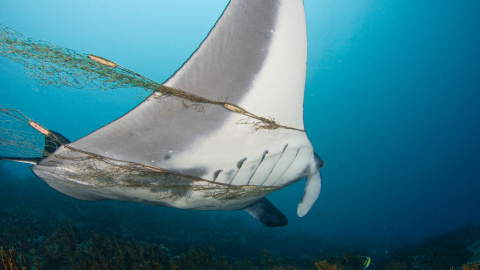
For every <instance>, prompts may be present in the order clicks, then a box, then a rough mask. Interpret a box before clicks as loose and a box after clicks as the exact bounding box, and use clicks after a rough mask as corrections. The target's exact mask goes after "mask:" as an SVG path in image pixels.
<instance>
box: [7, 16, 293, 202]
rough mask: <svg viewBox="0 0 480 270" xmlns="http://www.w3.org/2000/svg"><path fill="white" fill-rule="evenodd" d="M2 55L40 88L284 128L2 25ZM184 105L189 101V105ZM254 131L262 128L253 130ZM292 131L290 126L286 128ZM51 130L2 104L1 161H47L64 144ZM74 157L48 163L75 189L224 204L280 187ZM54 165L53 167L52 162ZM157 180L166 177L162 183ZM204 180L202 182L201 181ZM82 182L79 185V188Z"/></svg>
mask: <svg viewBox="0 0 480 270" xmlns="http://www.w3.org/2000/svg"><path fill="white" fill-rule="evenodd" d="M0 56H4V57H7V58H9V59H11V60H13V61H15V62H17V63H19V64H22V65H23V66H24V67H25V72H26V73H27V75H28V77H33V78H34V79H35V80H36V81H37V82H38V83H39V85H42V86H55V87H59V88H67V87H73V88H77V89H87V90H109V89H117V88H136V89H137V91H138V95H139V97H140V98H145V97H147V96H148V95H150V94H151V93H152V92H157V93H160V94H161V95H158V96H162V95H167V96H174V97H176V98H180V99H182V104H184V106H185V107H186V108H188V107H192V106H198V108H203V107H205V106H206V105H201V104H213V105H218V106H222V107H224V108H225V109H227V110H230V111H232V112H234V113H239V114H243V115H246V116H248V117H250V118H252V119H256V120H258V121H259V123H260V125H261V127H262V128H269V129H275V128H279V127H284V126H281V125H278V124H277V123H275V122H274V121H273V120H272V119H267V118H264V117H259V116H256V115H254V114H252V113H250V112H248V111H246V110H244V109H243V108H240V107H238V106H236V105H234V104H230V103H227V102H226V101H215V100H209V99H206V98H203V97H200V96H196V95H194V94H190V93H187V92H184V91H182V90H180V89H174V88H171V87H167V86H164V85H161V84H158V83H156V82H154V81H153V80H151V79H149V78H146V77H144V76H142V75H140V74H138V73H135V72H133V71H131V70H128V69H126V68H124V67H122V66H120V65H118V64H116V63H114V62H112V61H110V60H107V59H105V58H102V57H99V56H95V55H91V54H84V53H80V52H78V51H75V50H72V49H68V48H63V47H60V46H56V45H54V44H51V43H49V42H47V41H34V40H32V39H30V38H28V37H26V36H24V35H23V34H22V33H20V32H18V31H15V30H13V29H11V28H9V27H7V26H5V25H4V24H1V23H0ZM184 101H190V103H191V104H186V103H185V102H184ZM255 128H256V129H257V128H260V127H257V126H255ZM284 128H289V127H284ZM51 134H52V132H51V131H49V130H47V129H45V128H43V127H42V126H40V125H39V124H37V123H36V122H34V121H33V120H32V119H30V118H28V117H27V116H25V115H24V114H22V113H21V112H20V111H17V110H11V109H6V108H2V107H1V106H0V159H2V158H3V159H8V158H11V157H15V158H44V157H46V156H47V155H49V152H48V151H46V149H47V148H48V147H49V146H50V147H54V146H57V147H58V146H59V145H62V144H64V142H63V141H61V140H58V138H57V137H55V135H53V136H52V135H51ZM69 149H70V150H72V151H71V153H73V154H74V155H75V156H72V157H69V156H61V155H55V154H53V158H52V159H49V160H48V162H52V163H58V164H57V166H59V169H60V168H62V166H68V167H69V168H70V169H72V168H74V169H75V170H74V171H76V174H75V175H70V173H69V171H71V170H65V171H64V172H63V173H60V172H59V173H58V175H57V177H58V179H62V178H65V179H67V178H72V177H73V178H76V179H77V180H78V181H77V182H76V183H77V184H75V185H80V187H81V186H84V187H89V188H102V187H109V186H120V187H134V188H139V187H143V188H149V189H151V190H152V191H155V190H157V189H159V190H162V191H163V192H158V196H159V197H158V199H159V200H161V199H170V200H172V201H174V200H176V199H178V198H182V197H183V196H185V194H189V193H192V192H195V191H202V192H204V196H209V197H213V198H216V199H218V200H220V201H223V200H231V199H238V198H243V197H250V196H252V194H253V195H255V196H258V197H263V196H265V195H266V194H268V193H270V192H272V191H274V190H276V189H278V188H279V187H255V188H254V189H252V188H251V187H249V188H245V187H241V186H238V187H237V186H232V185H227V184H221V183H211V182H208V183H206V182H205V180H202V179H193V178H192V177H190V176H187V175H179V174H176V173H172V172H167V171H164V170H161V169H158V168H150V167H148V166H145V165H142V164H138V163H134V162H126V161H119V160H112V159H108V158H105V157H102V156H98V155H95V154H92V153H86V152H83V151H80V150H77V149H73V148H69ZM52 165H55V164H52ZM158 179H163V180H162V181H161V182H158V181H159V180H158ZM198 181H200V182H201V183H199V182H198ZM79 183H81V184H79Z"/></svg>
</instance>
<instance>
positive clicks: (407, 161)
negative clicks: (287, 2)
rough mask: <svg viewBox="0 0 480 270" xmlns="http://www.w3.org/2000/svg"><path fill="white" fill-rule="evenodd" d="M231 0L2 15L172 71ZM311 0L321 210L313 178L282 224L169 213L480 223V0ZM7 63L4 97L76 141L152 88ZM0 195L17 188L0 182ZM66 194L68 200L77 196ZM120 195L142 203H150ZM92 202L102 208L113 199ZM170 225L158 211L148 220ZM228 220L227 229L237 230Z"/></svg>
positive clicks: (23, 28)
mask: <svg viewBox="0 0 480 270" xmlns="http://www.w3.org/2000/svg"><path fill="white" fill-rule="evenodd" d="M227 3H228V1H225V0H223V1H220V0H216V1H212V0H204V1H192V0H177V1H168V2H167V1H153V0H150V1H147V0H145V1H141V2H132V1H113V0H108V1H101V2H99V1H92V0H86V1H69V2H68V3H66V2H65V1H58V0H52V1H48V2H45V1H30V0H19V1H14V2H13V1H10V2H7V1H3V2H2V3H0V22H1V23H3V24H5V25H7V26H9V27H11V28H13V29H16V30H18V31H20V32H22V33H23V34H24V35H26V36H28V37H31V38H32V39H35V40H42V39H43V40H47V41H49V42H51V43H53V44H56V45H59V46H62V47H67V48H72V49H75V50H78V51H80V52H85V53H92V54H95V55H100V56H103V57H105V58H108V59H112V60H114V61H115V62H117V63H120V64H121V65H122V66H125V67H127V68H129V69H131V70H134V71H135V72H137V73H139V74H142V75H144V76H146V77H148V78H151V79H153V80H155V81H157V82H163V81H165V80H166V79H167V78H168V77H169V76H170V75H171V74H173V72H175V71H176V70H177V69H178V68H179V67H180V66H181V65H182V63H183V62H184V61H185V60H186V59H187V58H188V57H189V56H190V54H191V53H192V52H193V51H194V50H195V49H196V48H197V47H198V45H199V44H200V42H201V41H202V40H203V39H204V38H205V36H206V35H207V34H208V32H209V30H210V29H211V27H212V26H213V25H214V23H215V22H216V20H217V19H218V17H219V16H220V14H221V13H222V11H223V9H224V8H225V6H226V5H227ZM304 3H305V9H306V15H307V27H308V39H309V40H308V46H309V48H308V49H309V56H308V71H307V81H306V87H305V104H304V108H305V111H304V118H305V126H306V129H307V133H308V136H309V138H310V140H311V141H312V143H313V145H314V147H315V149H316V152H317V153H318V154H319V155H320V156H321V157H322V158H323V160H324V161H325V167H324V168H323V169H322V170H321V173H322V179H323V185H322V192H321V194H320V197H319V199H318V201H317V202H316V204H315V205H314V207H313V209H312V210H311V212H310V213H309V214H308V215H307V216H306V217H304V218H298V217H297V216H296V205H297V203H298V201H299V199H300V197H301V195H302V192H303V188H304V183H305V182H304V181H301V182H299V183H297V184H294V185H293V186H290V187H287V188H285V189H283V190H281V191H279V192H276V193H274V194H271V195H270V196H269V199H270V200H271V201H272V202H273V203H274V204H275V205H276V206H277V207H278V208H279V209H281V210H282V211H283V212H284V213H285V214H286V215H287V216H288V218H289V225H288V226H287V227H283V228H275V229H271V228H264V227H262V226H261V225H259V224H258V223H257V221H256V220H254V219H252V218H251V217H250V216H249V215H248V214H246V213H244V212H229V213H223V212H220V213H204V212H198V213H197V212H193V211H181V210H173V209H172V210H158V214H159V215H163V214H165V213H168V216H169V217H170V218H172V220H174V221H178V220H180V219H183V220H190V219H203V218H205V219H212V215H214V216H217V215H218V217H216V218H218V219H219V220H222V219H223V218H234V219H236V220H237V221H238V222H239V223H241V224H242V226H246V229H243V227H241V226H238V227H234V229H232V230H234V231H235V233H237V234H240V235H241V234H242V233H243V234H247V233H248V234H252V232H255V233H258V234H262V235H271V237H272V238H274V236H273V235H280V236H297V235H303V236H307V238H308V237H310V238H315V239H316V238H317V237H320V238H322V239H328V240H329V241H335V242H336V243H338V245H340V246H341V245H345V246H349V245H351V244H352V243H358V245H359V246H361V245H364V246H365V247H374V248H376V249H378V250H382V249H384V250H387V251H388V249H390V248H391V247H399V246H402V245H404V244H408V243H413V242H416V241H420V240H422V239H424V238H426V237H429V236H433V235H436V234H439V233H443V232H446V231H448V230H451V229H454V228H457V227H459V226H461V225H465V224H478V223H480V209H479V205H480V196H479V195H478V194H479V192H480V181H479V180H480V166H479V164H480V155H479V153H480V125H479V119H480V63H479V59H480V19H479V18H478V14H479V12H480V3H479V2H478V1H470V0H466V1H461V2H459V1H410V0H391V1H387V0H385V1H370V0H345V1H333V0H328V1H318V0H305V1H304ZM0 71H1V72H0V93H1V99H0V106H2V107H5V108H12V109H18V110H20V111H22V112H23V113H24V114H26V115H28V116H29V117H31V118H33V119H35V120H36V121H37V122H39V123H42V125H44V126H45V127H48V128H49V129H52V130H55V131H59V132H61V133H62V134H63V135H65V136H66V137H67V138H69V139H71V140H72V141H73V140H76V139H78V138H81V137H83V136H85V135H86V134H88V133H90V132H92V131H94V130H96V129H98V128H99V127H101V126H103V125H105V124H107V123H109V122H110V121H112V120H114V119H116V118H118V117H119V116H121V115H122V114H124V113H125V112H127V111H128V110H130V109H131V108H132V107H133V106H135V105H136V104H138V103H139V102H140V101H141V100H140V99H138V98H137V96H136V95H137V93H136V92H134V91H131V90H129V89H122V90H110V91H105V92H102V91H85V90H82V89H57V88H53V87H44V86H38V84H37V83H36V81H35V80H33V79H31V78H30V79H27V77H26V75H25V73H24V72H23V67H22V66H21V65H19V64H16V63H14V62H12V61H10V60H8V59H6V58H1V59H0ZM286 106H288V105H286ZM1 166H3V171H2V173H3V174H5V175H9V174H10V173H12V174H13V175H15V176H16V177H18V178H19V179H17V180H16V181H17V182H16V187H17V188H19V189H20V188H23V187H25V189H26V190H29V189H28V188H27V187H28V186H29V185H30V182H29V181H32V177H31V175H32V174H31V172H30V170H29V169H28V166H27V165H23V164H14V163H10V162H2V163H1ZM9 177H10V176H9ZM25 177H29V178H25ZM4 179H6V176H4ZM36 181H41V180H39V179H37V180H36ZM41 191H42V192H47V191H46V189H45V190H44V189H41ZM48 194H50V193H48ZM23 195H24V196H26V197H29V196H31V195H30V194H23ZM0 196H8V194H6V193H5V192H3V194H2V190H0ZM55 198H56V199H58V200H59V201H58V203H59V204H60V203H61V202H64V201H65V200H75V199H73V198H67V197H55ZM117 204H118V207H119V208H123V206H125V208H126V209H129V211H130V212H136V211H139V210H138V209H144V208H142V207H144V206H137V205H131V204H126V203H121V202H118V203H117ZM40 205H41V203H40ZM53 205H55V203H53ZM0 207H1V206H0ZM85 207H86V208H88V209H91V208H96V211H98V212H99V213H102V207H105V204H102V203H98V204H95V203H89V204H86V205H85ZM108 207H112V206H111V205H109V206H108ZM108 207H107V208H106V209H107V210H110V208H108ZM104 209H105V208H104ZM115 209H116V208H115ZM148 209H149V211H150V212H148V213H149V214H152V213H153V214H154V213H156V212H155V211H157V210H154V209H151V208H148ZM165 211H166V212H165ZM122 213H123V212H122ZM72 215H78V214H72ZM70 218H72V219H73V220H77V219H76V218H73V217H70ZM144 218H145V217H144ZM155 218H157V217H155ZM119 219H120V217H119ZM159 222H160V221H159ZM162 222H163V223H162ZM162 222H160V223H158V224H160V226H167V223H168V221H166V220H163V221H162ZM189 222H190V221H186V223H189ZM158 224H157V225H158ZM206 224H208V222H207V223H206ZM74 225H75V224H74ZM101 225H102V224H100V223H98V226H101ZM157 225H155V224H154V225H151V226H150V225H149V226H148V232H150V233H154V231H155V230H154V229H152V227H155V226H157ZM217 225H218V224H217ZM104 226H109V225H108V224H104ZM192 226H193V225H192ZM205 226H207V227H208V225H205ZM218 226H221V225H218ZM229 226H234V225H232V224H230V223H229ZM127 227H128V226H127ZM168 227H169V228H170V227H171V228H172V230H175V226H171V224H170V225H169V226H168ZM185 228H188V225H185V224H184V225H182V229H184V230H185ZM195 228H196V227H195ZM196 229H197V228H196ZM162 233H165V232H164V231H162ZM222 233H224V235H220V236H215V237H222V236H225V235H227V234H228V233H230V232H229V231H228V230H225V231H224V232H222ZM172 234H176V233H172ZM206 237H207V239H205V241H206V242H208V236H206ZM225 237H226V236H225ZM233 239H235V238H233ZM239 241H240V240H239ZM276 241H277V240H276ZM232 244H233V245H234V244H235V243H232ZM251 248H252V249H255V248H256V247H254V246H252V247H251Z"/></svg>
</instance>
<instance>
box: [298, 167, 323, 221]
mask: <svg viewBox="0 0 480 270" xmlns="http://www.w3.org/2000/svg"><path fill="white" fill-rule="evenodd" d="M321 187H322V179H321V178H320V172H319V171H316V172H315V173H313V174H311V175H310V176H309V177H308V178H307V184H306V185H305V191H304V192H303V196H302V199H301V200H300V202H299V203H298V207H297V215H298V216H299V217H303V216H305V215H306V214H307V213H308V211H310V208H312V205H313V204H314V203H315V201H316V200H317V198H318V195H320V189H321Z"/></svg>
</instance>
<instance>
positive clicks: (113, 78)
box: [0, 23, 160, 95]
mask: <svg viewBox="0 0 480 270" xmlns="http://www.w3.org/2000/svg"><path fill="white" fill-rule="evenodd" d="M0 55H1V56H5V57H7V58H9V59H11V60H13V61H15V62H17V63H20V64H22V65H24V67H25V72H26V73H27V74H28V76H30V77H33V78H35V80H37V81H38V83H39V84H40V85H51V86H56V87H60V88H66V87H74V88H77V89H100V90H108V89H116V88H132V87H133V88H137V89H139V92H144V93H143V94H142V95H145V94H150V93H151V92H152V91H154V90H155V89H156V88H158V87H159V86H160V84H158V83H156V82H154V81H153V80H151V79H148V78H146V77H144V76H142V75H140V74H137V73H135V72H133V71H131V70H128V69H126V68H124V67H122V66H119V65H117V64H116V63H114V62H112V61H109V60H107V59H104V58H101V57H98V56H95V55H90V54H85V53H80V52H77V51H75V50H72V49H68V48H63V47H60V46H57V45H54V44H51V43H49V42H47V41H34V40H32V39H30V38H28V37H26V36H24V35H23V34H22V33H20V32H18V31H16V30H13V29H11V28H9V27H7V26H5V25H4V24H1V23H0Z"/></svg>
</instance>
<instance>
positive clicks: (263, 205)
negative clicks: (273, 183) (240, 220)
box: [244, 198, 288, 227]
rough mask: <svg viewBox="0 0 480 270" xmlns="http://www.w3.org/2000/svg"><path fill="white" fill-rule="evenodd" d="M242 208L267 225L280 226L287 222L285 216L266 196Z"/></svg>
mask: <svg viewBox="0 0 480 270" xmlns="http://www.w3.org/2000/svg"><path fill="white" fill-rule="evenodd" d="M244 210H245V211H247V212H248V213H249V214H250V215H252V216H253V217H254V218H256V219H258V220H259V221H260V222H262V224H263V225H265V226H268V227H280V226H285V225H287V224H288V219H287V217H286V216H285V215H284V214H283V213H282V212H280V210H278V209H277V208H276V207H275V206H274V205H273V204H272V203H271V202H270V201H269V200H267V199H266V198H261V199H259V200H258V201H255V202H254V203H252V204H250V205H249V206H248V207H246V208H245V209H244Z"/></svg>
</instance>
